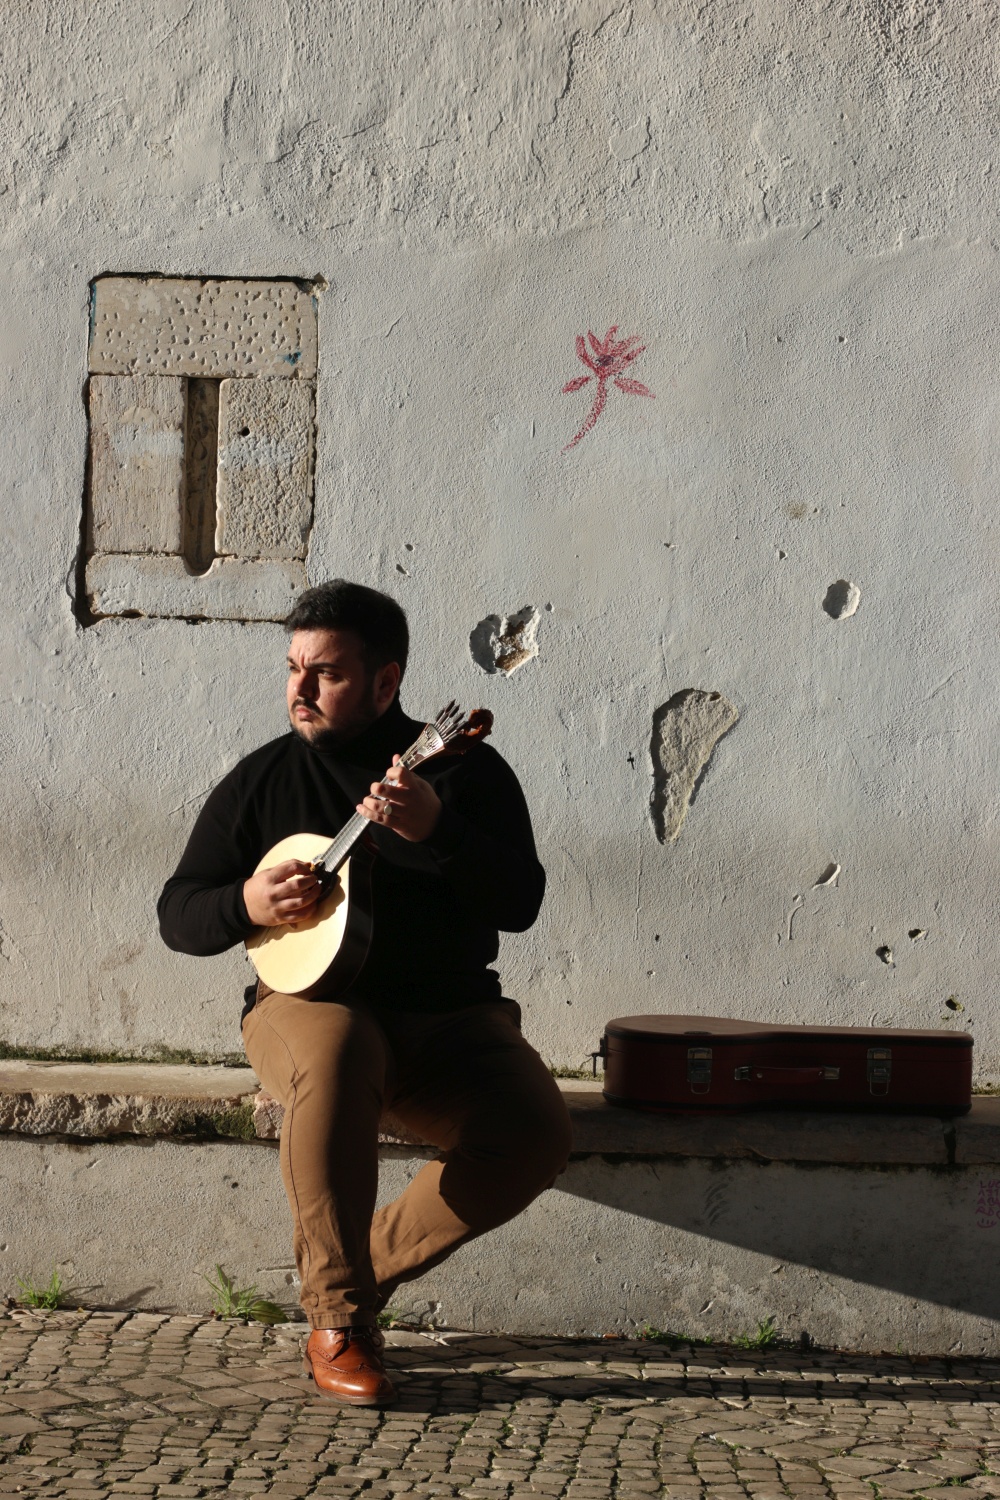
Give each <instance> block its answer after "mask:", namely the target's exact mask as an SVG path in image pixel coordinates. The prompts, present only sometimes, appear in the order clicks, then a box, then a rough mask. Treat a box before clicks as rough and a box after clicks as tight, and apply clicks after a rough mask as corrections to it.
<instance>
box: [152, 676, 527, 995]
mask: <svg viewBox="0 0 1000 1500" xmlns="http://www.w3.org/2000/svg"><path fill="white" fill-rule="evenodd" d="M422 728H423V724H422V723H420V722H419V721H418V720H416V719H410V718H408V717H407V716H406V715H405V714H404V713H403V711H402V709H401V708H400V706H399V703H398V700H397V701H396V702H395V703H393V704H392V706H391V707H390V708H389V709H387V710H386V712H385V713H384V714H383V715H382V716H381V718H379V719H377V720H376V721H375V723H374V724H372V725H370V726H369V727H368V729H366V730H365V731H364V732H363V733H362V734H361V735H359V736H358V737H357V738H356V739H355V740H352V741H351V743H350V744H348V745H345V746H344V747H343V748H341V749H338V750H336V751H321V750H314V749H312V747H311V746H309V745H307V744H306V743H305V741H304V740H301V739H299V737H298V736H297V735H295V734H292V733H288V734H285V735H282V736H281V738H280V739H277V740H272V741H271V743H270V744H269V745H263V746H262V747H261V748H260V749H259V750H255V751H254V752H253V753H252V754H251V755H248V756H247V757H246V758H245V759H244V760H241V761H240V763H239V764H238V765H237V766H236V767H235V768H234V769H233V770H232V771H230V772H229V774H228V776H226V777H224V779H223V780H222V781H221V782H220V783H219V785H218V786H217V787H216V788H215V790H214V791H213V792H212V793H211V794H210V795H209V797H208V799H207V801H206V802H205V805H204V807H203V808H202V810H201V812H200V813H199V815H198V819H197V822H196V823H195V825H194V828H193V829H192V831H191V837H190V838H189V839H188V843H187V848H186V849H185V850H184V854H183V856H182V858H181V862H180V864H179V865H178V866H177V870H176V872H175V873H174V874H173V875H172V876H171V877H170V879H169V880H168V881H167V883H166V885H165V886H164V887H163V893H162V895H161V896H160V900H159V904H158V907H157V912H158V915H159V919H160V932H161V933H162V936H163V940H164V942H165V943H166V944H167V946H168V947H170V948H174V949H176V950H177V951H178V952H180V953H193V954H197V955H206V954H212V953H222V952H223V951H224V950H225V949H227V948H232V947H234V946H235V944H237V943H239V942H242V941H243V940H244V939H245V938H246V937H248V936H249V934H250V933H251V932H253V931H254V924H253V923H252V922H251V921H250V918H249V916H248V915H247V909H246V905H245V904H244V901H243V883H244V881H245V880H247V879H248V878H249V876H251V875H252V874H253V872H254V870H255V868H256V866H257V865H258V863H259V862H260V860H261V858H262V857H263V855H264V854H266V852H267V850H268V849H270V848H271V847H272V845H274V844H276V843H277V842H278V840H279V839H283V838H286V837H287V836H288V835H289V834H292V833H318V834H321V835H323V836H324V837H329V838H331V839H332V838H333V836H334V834H336V833H337V832H338V831H339V830H340V828H341V827H342V826H343V824H344V823H346V821H347V819H348V818H349V817H350V816H351V814H352V813H353V812H354V809H355V806H356V805H357V803H358V802H360V801H361V799H362V797H364V796H366V795H367V793H368V790H369V788H370V786H371V783H372V782H373V781H377V780H379V779H380V778H381V777H382V776H383V775H384V774H385V772H386V770H387V769H388V768H389V766H390V765H391V763H392V757H393V755H394V754H400V755H401V754H402V753H403V751H404V750H406V749H407V748H408V747H409V746H410V745H411V744H412V743H413V741H414V740H415V739H416V737H417V735H418V734H419V733H420V731H421V729H422ZM417 774H418V775H421V776H424V777H426V779H427V780H428V781H429V782H430V783H431V784H432V785H433V787H434V790H435V791H436V792H437V794H438V796H439V797H440V798H441V803H442V807H441V814H440V817H439V819H438V822H437V825H436V827H435V829H434V832H433V833H432V834H431V836H430V838H428V839H425V840H424V842H423V843H420V844H412V843H408V842H407V841H406V840H405V839H402V838H400V837H399V836H398V835H397V834H394V833H392V832H391V830H389V829H383V828H379V827H376V826H374V825H373V826H372V828H371V830H370V833H371V837H372V839H373V840H374V843H375V846H376V848H377V856H376V859H375V865H374V871H373V875H372V903H373V935H372V943H371V949H370V951H369V954H368V959H367V961H366V963H365V966H364V968H363V969H362V971H361V974H360V976H359V978H358V979H357V980H356V981H355V984H354V985H353V987H352V989H351V991H350V993H349V995H348V996H338V997H337V998H338V999H356V1000H360V1001H364V1002H366V1003H367V1004H370V1005H374V1006H384V1007H386V1008H390V1009H399V1010H418V1011H442V1010H452V1009H455V1008H457V1007H458V1006H461V1005H473V1004H476V1003H478V1002H480V1001H485V1000H496V999H498V998H499V997H500V993H501V991H500V980H499V977H498V976H497V975H496V974H495V973H494V972H493V971H492V970H491V969H490V968H489V965H490V964H491V963H492V962H493V961H494V960H495V958H496V956H497V951H498V946H499V943H498V929H499V930H502V931H504V932H523V931H524V930H525V928H527V927H530V926H531V924H532V922H534V920H535V918H536V916H537V915H538V910H539V907H540V906H541V903H542V895H543V893H544V890H545V871H544V870H543V869H542V867H541V865H540V864H539V862H538V857H537V855H536V853H535V843H534V839H533V837H532V833H531V821H530V819H529V816H528V809H527V806H526V804H525V801H524V795H523V793H522V791H521V788H520V785H519V784H518V781H517V778H516V776H515V775H514V773H513V771H512V770H511V769H510V767H509V766H508V765H507V763H506V761H504V760H503V759H502V757H501V756H500V755H498V754H497V752H496V751H495V750H493V749H492V748H491V747H490V746H489V745H486V744H483V743H482V742H477V743H475V744H473V745H472V746H471V747H470V749H469V750H468V751H467V753H466V754H465V755H461V756H440V757H438V758H436V759H433V760H429V761H427V762H425V764H424V765H422V766H421V768H420V770H419V772H418V773H417ZM248 993H249V992H248Z"/></svg>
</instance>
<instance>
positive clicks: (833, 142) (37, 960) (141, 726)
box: [0, 0, 1000, 1075]
mask: <svg viewBox="0 0 1000 1500" xmlns="http://www.w3.org/2000/svg"><path fill="white" fill-rule="evenodd" d="M387 10H388V14H386V11H387ZM4 24H5V28H6V33H7V43H6V46H5V48H4V57H3V61H2V63H0V68H2V78H0V82H2V87H0V121H2V132H3V142H4V151H3V153H2V166H0V209H2V216H0V240H2V244H3V251H4V268H5V277H6V286H5V296H4V297H3V298H2V299H0V347H2V349H3V351H4V354H5V355H6V362H7V373H6V380H5V382H4V399H5V406H6V411H5V430H6V439H7V440H6V443H5V462H4V465H3V472H2V478H0V484H2V486H3V504H2V508H0V525H2V528H3V548H4V554H5V567H4V584H5V587H4V590H3V596H2V610H3V617H4V629H3V632H2V636H0V652H2V657H3V665H2V670H3V674H4V681H5V682H6V683H7V684H8V691H7V693H6V694H5V695H4V697H5V702H4V705H3V715H2V723H0V736H2V738H0V747H2V756H3V764H4V769H5V773H6V774H5V776H4V778H3V783H2V787H0V817H2V819H3V824H4V826H5V829H6V837H5V838H4V839H3V841H2V842H0V984H2V987H3V1010H2V1023H0V1037H2V1039H3V1040H5V1041H6V1042H7V1043H10V1044H13V1045H17V1046H21V1047H31V1046H43V1047H66V1048H70V1049H73V1048H76V1049H79V1048H82V1047H91V1048H100V1049H121V1050H124V1051H128V1052H142V1051H145V1050H149V1049H152V1048H154V1047H156V1046H157V1045H161V1044H162V1045H166V1046H182V1047H190V1048H193V1049H194V1050H196V1051H204V1052H206V1053H208V1052H214V1051H228V1050H231V1049H233V1048H234V1047H235V1045H236V1017H237V1014H238V998H239V992H240V990H241V987H242V984H243V983H244V982H245V972H246V962H245V960H244V959H243V958H242V957H240V956H236V955H233V956H228V957H224V958H220V959H215V960H211V961H195V960H189V959H184V958H179V957H177V956H174V955H171V954H168V953H167V952H166V951H165V950H164V949H162V947H161V945H160V943H159V939H158V937H157V935H156V931H155V924H154V921H153V916H152V907H153V902H154V900H155V895H156V892H157V890H158V888H159V886H160V884H161V882H162V880H163V878H164V877H165V875H166V874H168V873H169V872H170V870H171V868H172V867H173V863H174V861H175V860H176V857H177V855H178V853H179V851H180V849H181V847H182V844H183V840H184V838H185V835H186V832H187V830H188V828H189V827H190V824H191V822H192V820H193V818H194V816H195V814H196V812H197V808H198V806H199V804H200V801H201V799H202V797H203V795H204V793H205V792H206V791H207V789H208V788H209V787H210V786H211V785H212V784H213V783H214V782H215V781H216V780H217V779H218V778H219V777H220V776H221V775H222V774H223V772H224V771H225V770H226V769H227V768H228V767H229V766H230V765H231V764H232V763H233V762H234V760H235V759H237V758H238V757H239V756H240V755H241V754H243V753H244V752H246V751H247V750H249V749H251V748H253V747H254V746H255V745H257V744H259V743H261V742H262V741H263V740H265V739H267V738H269V737H271V736H272V735H274V734H276V733H280V732H281V730H282V728H283V722H282V711H281V683H282V668H281V660H282V656H283V651H284V641H283V635H282V632H281V629H280V627H279V626H277V625H273V624H265V623H247V624H241V623H239V622H234V623H225V622H205V623H187V622H185V621H181V620H176V621H171V620H161V619H144V618H137V619H109V620H102V621H99V622H98V623H95V624H91V625H88V626H86V627H85V626H84V625H83V624H81V623H80V619H79V618H78V615H79V612H80V605H81V601H80V599H79V597H78V591H79V584H80V576H81V574H80V569H79V566H78V564H79V560H80V559H79V551H80V545H81V506H82V497H83V490H84V482H85V467H86V453H87V421H86V410H85V402H84V389H85V382H86V378H87V336H88V326H87V319H88V298H89V285H90V282H91V280H92V278H94V277H96V276H99V275H102V274H106V273H109V272H114V273H121V274H135V273H141V272H151V273H154V272H155V273H163V274H165V275H170V276H220V277H234V278H239V277H298V278H302V279H308V280H309V281H310V282H313V281H316V280H319V281H320V282H322V283H325V284H326V290H325V291H323V292H322V294H321V295H320V298H319V374H318V380H317V457H316V472H315V501H316V510H315V519H314V524H313V529H312V534H311V541H310V549H309V555H308V559H307V570H308V575H309V577H310V579H311V580H312V581H319V580H320V579H322V578H324V577H326V576H329V575H331V574H341V575H345V576H348V577H354V578H357V579H359V580H361V581H364V582H368V583H372V584H375V585H377V586H381V587H385V588H387V589H388V590H389V591H391V592H393V593H394V594H395V595H396V597H397V598H399V600H400V602H401V603H402V604H403V605H404V607H405V608H406V609H407V610H408V612H409V614H410V618H411V624H412V627H413V633H414V637H415V642H416V649H415V653H414V660H413V666H412V670H411V675H410V677H409V679H408V682H407V688H406V693H405V698H404V702H405V705H406V706H407V708H408V710H409V711H410V712H412V713H415V714H421V713H424V712H426V713H428V714H430V713H432V712H434V711H435V710H436V709H437V708H438V707H439V706H440V703H441V702H442V701H444V700H445V699H447V698H448V697H450V696H452V695H455V696H457V697H459V698H460V699H461V700H462V701H463V702H466V703H468V704H469V705H470V706H471V705H472V704H476V703H482V704H484V705H486V706H488V707H490V708H492V709H493V710H494V711H495V713H496V717H497V727H496V738H495V743H496V745H497V747H498V748H499V749H500V750H501V751H502V752H503V753H504V754H505V755H506V756H507V757H508V759H509V760H510V761H511V762H512V763H513V765H514V766H515V767H516V769H517V770H518V771H519V773H520V774H521V776H522V778H523V781H524V784H525V787H526V790H527V793H528V796H529V800H530V802H531V805H532V809H533V812H534V815H535V819H536V830H537V835H538V840H539V845H540V849H541V853H542V856H543V858H544V860H545V862H546V864H547V867H548V870H549V874H550V892H549V896H548V900H547V903H546V906H545V909H544V913H543V916H542V919H541V920H540V922H539V924H538V926H537V927H536V928H535V929H534V931H533V932H532V933H531V934H530V935H528V936H527V937H521V938H517V939H513V940H510V941H509V942H508V943H507V944H506V946H505V949H504V953H503V965H504V973H505V976H506V978H507V984H508V992H509V993H512V994H514V995H516V996H517V997H518V998H520V999H521V1001H522V1003H523V1004H524V1006H525V1011H526V1018H527V1028H528V1031H529V1034H530V1035H531V1037H532V1039H533V1040H534V1041H535V1042H536V1043H537V1044H538V1045H539V1046H540V1047H541V1049H542V1051H543V1052H544V1053H545V1054H546V1055H547V1056H549V1057H550V1058H551V1059H552V1060H553V1061H555V1062H560V1063H569V1064H574V1065H575V1064H578V1063H579V1062H580V1061H581V1060H582V1059H583V1057H584V1055H585V1054H586V1053H588V1052H589V1051H590V1050H591V1049H592V1048H593V1047H594V1046H596V1043H597V1040H598V1038H599V1036H600V1033H601V1030H602V1027H603V1023H604V1020H605V1019H606V1018H607V1017H609V1016H612V1015H617V1014H623V1013H635V1012H641V1011H645V1010H660V1009H663V1010H670V1009H675V1010H682V1011H688V1012H690V1011H703V1012H707V1013H713V1012H714V1013H723V1014H735V1015H745V1016H748V1017H752V1018H755V1019H780V1020H796V1021H798V1020H815V1021H822V1022H829V1021H848V1022H857V1023H862V1024H871V1023H878V1024H882V1023H887V1024H894V1025H913V1026H929V1025H939V1024H940V1025H948V1026H957V1027H965V1026H969V1025H971V1026H972V1027H973V1028H974V1030H975V1035H976V1041H977V1047H978V1065H979V1069H980V1071H981V1073H983V1074H985V1075H996V1074H1000V1029H998V1025H997V1022H996V1020H995V1018H994V1016H993V1014H992V1013H991V1011H992V1007H991V997H992V989H993V982H994V973H995V960H994V943H993V931H994V929H995V925H996V920H995V919H996V915H997V912H996V907H997V883H996V878H995V866H994V862H993V848H992V839H993V834H994V829H995V824H996V796H995V789H996V785H997V751H996V744H997V734H996V718H997V695H996V671H995V668H994V657H995V644H994V642H995V637H996V623H997V622H996V591H995V584H994V583H993V582H992V579H993V575H994V573H995V557H996V540H995V538H996V528H995V523H994V509H993V501H994V489H995V472H994V471H995V461H994V457H993V453H992V442H993V436H994V427H995V412H996V408H997V404H998V396H997V387H996V380H995V370H996V365H997V355H998V352H1000V350H998V345H1000V338H998V334H997V329H998V327H1000V285H998V278H997V274H996V271H997V233H998V214H997V208H996V191H995V187H994V180H993V174H994V145H995V123H994V122H995V120H996V113H997V92H998V90H997V40H996V35H995V28H993V27H992V26H988V25H987V22H986V19H985V13H984V12H982V11H981V10H980V8H979V7H975V8H974V14H973V15H972V16H971V18H970V17H967V16H966V14H965V11H964V10H963V11H961V12H960V11H958V10H956V9H955V8H954V7H949V6H947V5H946V4H944V3H943V0H941V3H937V4H935V3H932V0H926V3H919V0H909V3H903V0H900V3H896V0H891V3H890V0H869V3H853V4H851V3H848V4H844V5H840V6H836V7H835V6H832V5H828V4H825V3H824V4H819V3H796V4H790V3H788V0H774V3H772V4H766V3H759V4H757V5H752V4H751V5H737V4H727V3H710V4H708V5H695V4H685V3H680V0H669V3H667V0H665V3H661V4H658V5H657V4H650V3H644V4H643V3H639V4H636V5H632V6H630V5H625V6H620V7H617V8H615V7H613V6H611V5H610V4H604V5H592V4H580V5H573V6H555V5H542V6H534V5H516V4H506V3H498V4H489V5H484V4H480V3H475V4H472V3H470V4H459V3H457V0H442V3H438V4H426V5H417V4H415V3H412V0H400V3H398V4H396V5H394V6H392V7H387V8H386V7H377V6H374V5H369V6H362V5H357V4H355V5H348V4H343V3H340V4H334V3H328V4H324V5H321V6H320V5H305V4H293V5H291V6H285V5H270V4H263V3H250V0H245V3H241V4H238V5H237V4H234V3H228V4H226V3H221V0H218V3H214V4H204V5H201V4H190V3H174V0H166V3H161V4H157V5H156V6H150V5H147V4H144V3H143V4H137V3H132V0H127V3H126V0H120V3H117V4H107V5H104V6H100V7H93V6H85V5H84V4H83V3H81V0H63V3H62V4H60V5H59V6H58V7H56V6H54V5H49V4H47V3H42V0H35V3H32V4H29V5H27V6H25V7H21V8H18V9H16V10H15V11H13V12H12V13H11V14H9V15H8V16H7V17H6V18H5V22H4ZM613 325H618V327H619V337H621V338H624V337H627V336H631V335H633V334H635V335H639V336H640V340H641V343H642V344H643V345H645V346H646V348H645V352H644V353H642V354H641V356H639V357H638V358H637V359H636V360H635V361H634V362H633V364H632V365H630V367H629V370H628V375H629V376H630V377H633V378H634V379H636V380H638V381H640V382H642V383H643V384H644V385H645V386H646V387H647V388H648V389H649V390H650V391H652V392H653V393H654V396H655V399H652V400H650V399H648V398H646V397H640V396H639V395H636V394H628V393H626V392H624V391H622V390H620V389H617V388H610V391H609V396H608V402H607V406H606V409H605V410H604V412H603V413H602V414H601V416H600V418H599V420H598V421H597V423H596V425H595V426H594V427H593V429H592V430H591V431H588V432H587V434H586V435H585V436H584V437H583V438H582V439H581V440H580V441H579V442H578V443H577V444H576V446H574V447H572V448H571V449H570V451H568V452H563V451H562V450H563V449H564V448H565V446H566V445H567V444H568V443H569V442H570V440H571V439H572V437H573V436H574V434H575V433H576V432H577V431H578V430H579V428H580V426H581V424H582V422H583V420H584V417H585V414H586V412H587V410H588V407H589V406H590V404H591V400H592V396H593V393H594V389H595V385H594V383H593V382H592V383H591V384H590V385H589V386H587V387H584V388H581V389H580V390H578V391H576V392H571V393H568V394H564V393H563V387H564V385H566V384H567V383H568V382H570V381H572V380H573V379H574V378H576V377H582V376H583V375H584V374H586V370H585V369H584V366H583V365H582V364H581V363H580V362H579V360H578V358H577V352H576V348H575V339H576V337H577V335H579V334H581V333H584V332H585V331H587V330H588V329H592V330H593V331H594V332H595V333H596V335H597V336H598V338H603V336H604V335H605V333H606V331H607V330H608V329H609V328H610V327H612V326H613ZM838 580H846V581H847V582H850V583H853V584H854V585H855V586H856V587H857V588H858V589H860V594H861V599H860V605H859V607H858V608H857V610H856V612H855V613H854V614H852V615H851V616H850V617H847V618H843V619H840V620H834V619H832V618H831V617H830V616H829V615H828V614H827V613H826V612H825V611H824V609H823V600H824V597H825V596H826V594H827V590H828V588H829V586H830V585H831V584H832V583H835V582H837V581H838ZM526 606H531V607H532V608H534V609H537V610H538V611H539V614H540V624H539V628H538V637H537V638H538V646H539V655H538V656H537V657H536V658H535V659H533V660H529V661H527V662H526V663H525V664H524V665H523V666H522V667H520V668H519V669H518V670H517V671H516V672H515V673H513V675H512V676H510V677H509V678H507V677H504V676H503V675H501V674H487V673H485V672H484V671H483V669H482V668H481V666H479V665H478V664H477V663H476V662H475V661H474V660H473V657H472V655H471V653H470V646H469V640H470V635H471V633H472V632H473V631H474V629H475V628H476V626H477V625H478V624H479V622H481V621H482V620H484V619H485V618H486V617H487V616H489V615H498V616H504V615H509V614H511V613H513V612H515V611H518V610H521V609H523V608H524V607H526ZM75 609H76V612H75ZM687 689H698V690H702V691H705V692H718V693H720V694H721V695H722V697H723V698H724V699H725V700H726V701H727V702H728V703H730V704H732V705H733V707H734V708H735V709H736V710H737V711H738V714H739V718H738V721H737V722H736V724H735V726H734V727H733V728H732V729H730V730H729V731H728V733H726V734H725V736H724V737H723V738H722V739H721V740H720V742H719V743H718V745H717V747H716V749H715V750H714V753H713V754H712V757H711V759H710V761H709V763H708V766H707V769H706V771H705V773H704V775H703V776H702V778H701V780H700V783H699V785H698V789H697V794H696V797H695V800H694V802H693V805H691V806H690V807H689V809H688V812H687V816H686V819H685V821H684V823H683V826H682V827H681V829H680V832H679V834H678V836H677V838H676V840H675V841H674V842H672V843H668V844H665V845H664V844H661V843H660V842H659V841H658V839H657V837H656V833H655V831H654V825H653V822H652V819H651V815H650V806H649V803H650V793H651V790H652V763H651V758H650V742H651V736H652V726H653V715H654V712H655V711H656V709H657V708H659V707H660V706H661V705H663V704H665V703H667V702H668V700H669V699H671V698H672V697H673V696H674V695H675V694H677V693H680V692H683V691H685V690H687ZM831 864H835V865H839V866H840V867H841V869H840V874H839V876H838V877H837V881H836V883H835V884H833V883H830V884H826V885H821V886H818V887H817V886H816V882H817V881H819V880H820V879H821V877H823V875H824V873H825V872H827V871H828V870H829V867H830V866H831ZM911 931H915V932H920V933H921V934H923V935H921V936H918V937H915V938H911V937H910V936H908V934H909V933H910V932H911ZM880 948H889V949H891V951H892V958H893V962H892V964H891V965H890V964H889V963H887V962H884V961H883V958H880V957H879V956H878V954H877V950H878V949H880ZM948 997H952V1005H953V1006H955V1007H963V1008H962V1009H949V1008H948V1007H947V1005H946V1001H947V1000H948Z"/></svg>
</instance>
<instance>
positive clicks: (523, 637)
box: [469, 604, 541, 677]
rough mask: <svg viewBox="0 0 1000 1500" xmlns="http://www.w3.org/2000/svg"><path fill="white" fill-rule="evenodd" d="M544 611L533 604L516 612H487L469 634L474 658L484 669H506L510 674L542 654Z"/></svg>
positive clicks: (493, 670)
mask: <svg viewBox="0 0 1000 1500" xmlns="http://www.w3.org/2000/svg"><path fill="white" fill-rule="evenodd" d="M540 619H541V615H540V614H539V612H538V610H537V609H535V608H534V606H533V605H530V604H528V605H526V606H525V607H524V609H519V610H518V611H517V612H516V614H512V615H504V616H503V617H502V618H501V616H500V615H487V616H486V619H485V620H480V622H479V624H478V625H477V626H476V628H475V630H474V631H473V632H472V634H471V635H470V637H469V650H470V651H471V653H472V659H473V661H474V662H475V663H476V664H477V666H480V667H482V669H483V671H484V672H491V673H492V672H502V673H503V675H504V676H505V677H509V676H510V675H511V673H512V672H516V671H517V669H518V667H523V666H524V664H525V662H528V661H531V660H532V658H533V657H536V656H537V655H538V641H537V639H536V636H537V633H538V624H539V621H540Z"/></svg>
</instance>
